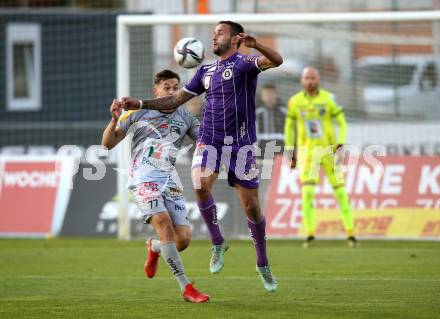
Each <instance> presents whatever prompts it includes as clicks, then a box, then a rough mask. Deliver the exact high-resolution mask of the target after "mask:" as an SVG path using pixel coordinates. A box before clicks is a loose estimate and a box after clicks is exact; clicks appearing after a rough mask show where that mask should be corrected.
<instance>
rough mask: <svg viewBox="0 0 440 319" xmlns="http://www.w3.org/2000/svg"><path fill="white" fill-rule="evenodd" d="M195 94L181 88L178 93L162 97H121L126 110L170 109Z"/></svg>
mask: <svg viewBox="0 0 440 319" xmlns="http://www.w3.org/2000/svg"><path fill="white" fill-rule="evenodd" d="M193 97H194V95H193V94H191V93H188V92H186V91H184V90H179V91H177V92H176V94H173V95H169V96H164V97H160V98H157V99H152V100H137V99H134V98H132V97H123V98H122V99H121V103H122V107H123V108H124V109H125V110H137V109H150V110H169V109H176V108H178V107H179V106H181V105H182V104H184V103H185V102H187V101H188V100H190V99H191V98H193Z"/></svg>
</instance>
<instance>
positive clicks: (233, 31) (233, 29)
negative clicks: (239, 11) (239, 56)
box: [217, 20, 244, 48]
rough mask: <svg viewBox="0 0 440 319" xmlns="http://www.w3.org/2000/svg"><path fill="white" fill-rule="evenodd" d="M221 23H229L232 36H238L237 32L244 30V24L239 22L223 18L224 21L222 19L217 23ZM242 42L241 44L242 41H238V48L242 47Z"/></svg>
mask: <svg viewBox="0 0 440 319" xmlns="http://www.w3.org/2000/svg"><path fill="white" fill-rule="evenodd" d="M219 24H227V25H228V26H229V30H230V33H231V36H236V35H237V34H239V33H243V32H244V29H243V26H242V25H241V24H239V23H237V22H233V21H229V20H223V21H220V22H219V23H217V25H219ZM240 44H241V41H239V42H238V44H237V48H239V47H240Z"/></svg>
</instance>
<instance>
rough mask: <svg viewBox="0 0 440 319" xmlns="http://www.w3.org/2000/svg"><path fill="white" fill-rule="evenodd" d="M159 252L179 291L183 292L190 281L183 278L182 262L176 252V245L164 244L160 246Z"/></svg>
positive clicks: (173, 243) (172, 243)
mask: <svg viewBox="0 0 440 319" xmlns="http://www.w3.org/2000/svg"><path fill="white" fill-rule="evenodd" d="M160 251H161V256H162V258H163V259H164V260H165V262H166V263H167V264H168V266H169V267H170V269H171V272H172V273H173V275H174V277H175V278H176V280H177V282H178V284H179V286H180V289H181V290H182V291H183V290H184V289H185V287H186V285H187V284H189V283H190V281H189V280H188V278H186V276H185V272H184V269H183V264H182V260H181V259H180V255H179V252H178V251H177V248H176V243H175V242H171V243H166V244H165V245H162V246H160Z"/></svg>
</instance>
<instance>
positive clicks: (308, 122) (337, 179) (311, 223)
mask: <svg viewBox="0 0 440 319" xmlns="http://www.w3.org/2000/svg"><path fill="white" fill-rule="evenodd" d="M319 81H320V78H319V73H318V71H317V70H316V69H315V68H312V67H306V68H305V69H304V70H303V71H302V74H301V85H302V86H303V88H304V89H303V90H302V91H301V92H299V93H297V94H295V95H294V96H292V97H291V98H290V100H289V103H288V111H287V118H286V122H285V127H284V138H285V147H286V150H287V151H289V150H291V151H292V152H293V155H292V161H291V168H295V167H296V166H297V162H298V168H299V174H300V176H299V177H300V181H301V185H302V187H301V193H302V207H303V220H304V225H305V228H306V231H307V239H306V241H305V242H304V244H303V247H309V245H310V243H311V242H312V241H313V240H314V239H315V207H314V200H315V186H316V184H318V183H319V171H320V168H321V167H322V169H323V170H324V173H325V175H326V176H327V178H328V180H329V182H330V184H331V186H332V187H333V191H334V196H335V198H336V201H337V202H338V204H339V207H340V209H341V212H342V221H343V223H344V228H345V232H346V234H347V240H348V245H349V246H350V247H354V246H355V245H356V243H357V242H356V238H355V237H354V234H353V216H352V213H351V206H350V199H349V198H348V195H347V192H346V190H345V187H344V178H343V172H342V163H341V156H342V154H341V153H342V147H343V145H344V144H345V140H346V136H347V122H346V120H345V116H344V113H343V110H342V108H341V107H340V106H339V105H337V103H336V102H335V100H334V96H333V94H332V93H330V92H329V91H326V90H324V89H322V88H320V87H319ZM335 124H336V126H337V134H336V129H335Z"/></svg>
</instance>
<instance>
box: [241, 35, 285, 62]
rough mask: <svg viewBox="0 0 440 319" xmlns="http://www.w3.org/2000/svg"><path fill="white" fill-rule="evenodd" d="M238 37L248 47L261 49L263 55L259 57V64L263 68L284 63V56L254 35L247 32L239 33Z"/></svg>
mask: <svg viewBox="0 0 440 319" xmlns="http://www.w3.org/2000/svg"><path fill="white" fill-rule="evenodd" d="M238 38H239V39H240V41H241V42H242V43H243V44H244V45H245V46H247V47H248V48H253V49H256V50H258V51H260V53H261V54H263V55H262V56H260V57H258V62H257V63H258V66H259V68H260V69H261V70H267V69H270V68H275V67H277V66H280V65H281V64H282V63H283V57H282V56H281V54H279V53H278V52H277V51H275V50H273V49H271V48H269V47H267V46H265V45H263V44H261V43H260V42H258V41H257V39H255V38H254V37H253V36H250V35H249V34H247V33H239V34H238Z"/></svg>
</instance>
